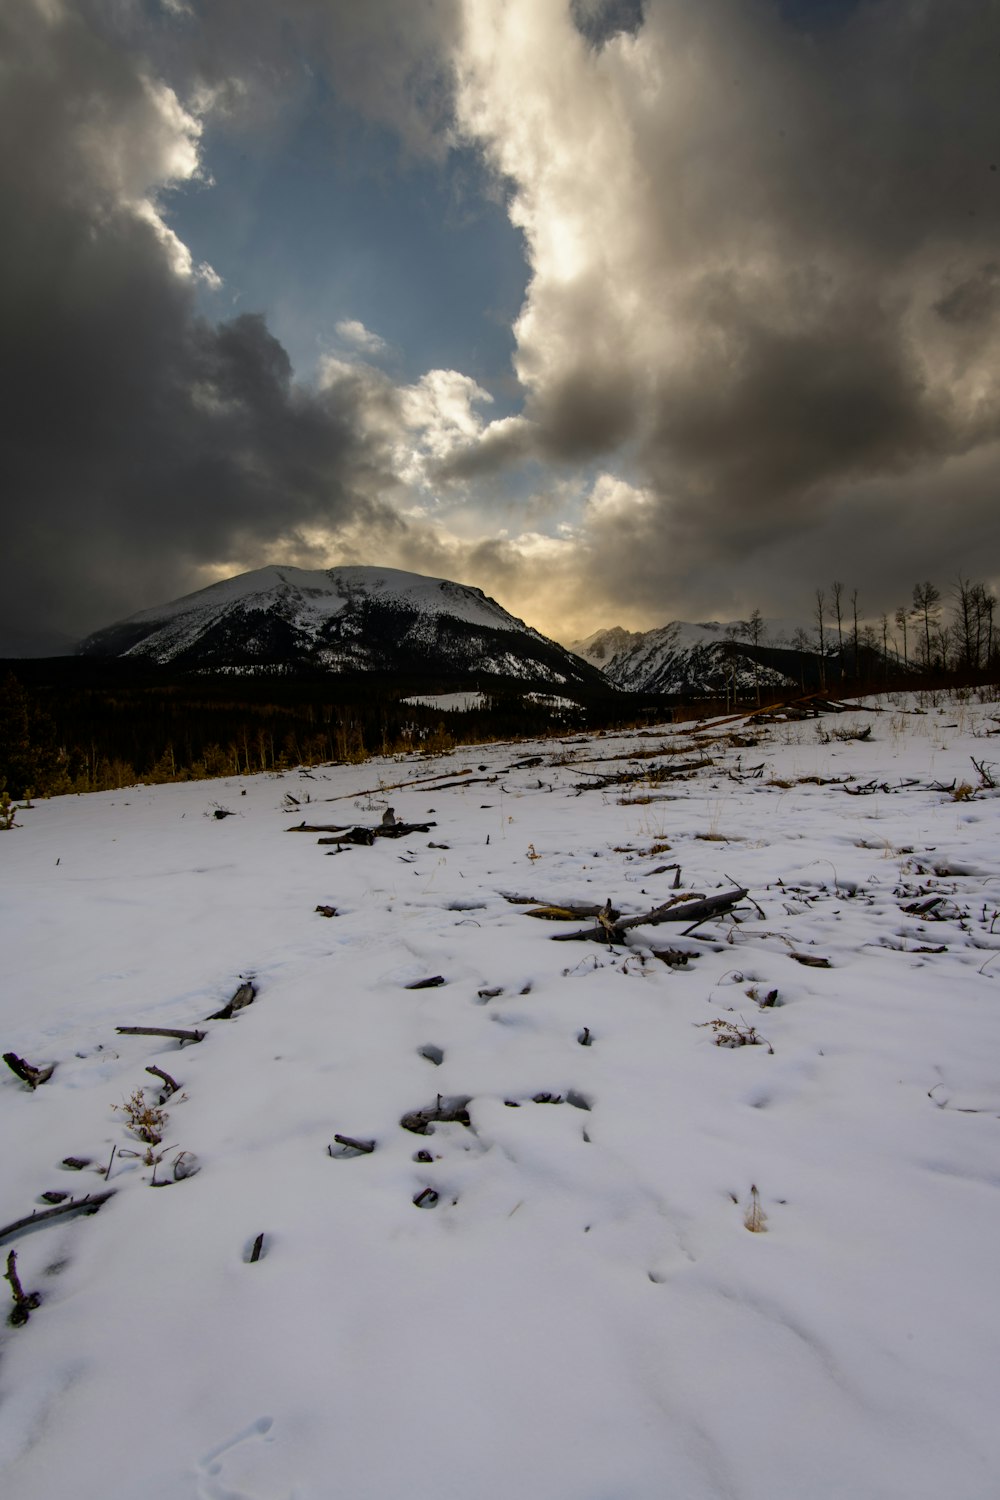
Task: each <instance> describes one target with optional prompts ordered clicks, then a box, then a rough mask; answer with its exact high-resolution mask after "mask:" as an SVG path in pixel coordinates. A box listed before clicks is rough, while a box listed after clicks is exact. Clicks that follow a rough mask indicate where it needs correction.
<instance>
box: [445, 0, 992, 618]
mask: <svg viewBox="0 0 1000 1500" xmlns="http://www.w3.org/2000/svg"><path fill="white" fill-rule="evenodd" d="M644 9H645V16H644V22H643V24H642V26H641V27H640V29H639V30H638V31H635V32H633V31H630V30H626V31H623V32H619V33H618V34H616V35H612V36H610V37H608V38H607V39H605V40H604V42H603V44H602V45H599V46H595V45H594V43H593V41H592V40H591V39H590V38H589V37H588V36H585V35H583V33H582V32H581V30H580V29H579V28H578V27H577V26H575V25H574V19H573V16H572V14H571V12H570V11H569V10H568V9H567V8H566V7H564V6H562V5H558V4H547V5H544V4H543V5H538V4H537V3H535V0H509V3H508V4H506V5H505V6H503V7H499V6H498V7H482V6H475V5H469V6H467V7H466V10H465V20H466V26H465V32H464V38H463V45H462V49H461V52H460V57H459V77H460V89H459V94H458V111H459V119H460V122H461V124H462V127H463V128H464V129H465V130H466V131H467V132H468V133H469V135H470V136H471V137H473V138H474V139H476V140H478V141H480V142H481V143H482V145H483V148H484V149H485V150H486V151H487V152H488V153H489V156H490V159H491V160H492V162H493V164H494V166H495V169H496V171H497V172H498V174H500V176H501V177H502V178H503V179H504V180H505V182H506V183H507V184H508V185H509V188H510V191H511V195H512V196H511V207H510V213H511V217H512V219H513V220H514V221H515V222H516V223H517V224H518V225H519V226H520V227H521V228H522V229H523V231H524V233H525V236H526V239H527V243H528V246H529V253H530V261H531V267H532V280H531V283H530V286H529V289H528V295H527V299H526V302H525V305H524V307H523V309H522V312H521V316H520V318H519V320H518V323H517V325H516V334H517V355H516V363H517V371H518V375H519V378H520V380H521V382H522V385H523V386H524V389H525V393H526V395H525V406H524V415H523V418H522V419H521V420H520V421H519V422H517V423H515V424H513V425H512V424H511V423H509V422H508V423H506V424H504V425H503V426H502V427H499V428H497V429H492V428H487V429H486V430H485V432H484V434H483V436H482V439H481V441H480V443H479V444H478V445H477V447H476V448H475V449H474V450H471V451H468V452H466V453H463V454H459V455H455V456H454V458H453V461H452V466H451V471H452V472H453V473H455V474H458V475H464V476H474V475H478V474H483V473H486V472H489V471H490V470H491V469H494V468H496V467H499V466H503V465H505V464H509V463H510V462H511V461H512V460H514V459H516V458H517V457H518V456H521V455H526V454H532V455H535V456H537V457H541V458H543V459H544V460H546V461H548V462H557V463H562V464H568V463H573V462H579V463H586V462H597V463H600V464H604V465H608V466H609V467H611V468H614V467H616V465H622V464H626V465H627V467H625V468H624V469H623V470H622V472H624V473H626V474H628V475H629V476H630V477H631V479H632V480H633V483H634V484H635V486H636V494H637V495H639V496H641V500H637V501H636V503H634V504H632V505H625V506H621V507H619V510H618V513H617V515H616V524H615V526H614V527H609V526H608V524H607V514H606V510H603V509H602V508H601V506H599V505H596V506H592V507H591V508H590V511H589V514H588V517H587V519H586V522H585V525H584V528H583V531H582V533H581V536H580V538H579V540H580V543H581V544H582V547H583V550H584V553H585V554H590V555H591V570H592V572H591V579H590V583H591V584H592V583H593V582H594V581H595V580H594V578H593V569H594V566H595V561H596V560H595V558H594V557H593V553H594V544H595V543H596V541H597V539H598V537H599V538H600V547H599V548H598V549H597V551H598V555H599V559H600V578H601V580H602V584H603V587H604V589H605V590H606V592H607V593H608V594H610V595H611V596H614V595H617V596H618V597H619V598H620V599H625V598H626V597H629V596H631V597H632V598H633V599H637V600H638V602H640V603H644V604H648V605H650V606H653V605H655V603H656V602H657V601H659V600H663V599H664V597H665V596H666V597H668V598H671V599H673V600H685V599H686V600H687V601H689V604H690V607H693V608H695V609H697V608H699V607H703V606H704V605H706V604H709V605H710V604H711V601H712V600H713V599H714V600H715V601H716V602H717V604H720V605H722V606H723V607H724V606H725V603H726V595H727V593H728V594H729V595H730V597H731V598H732V600H733V601H734V602H736V603H743V602H744V601H745V600H746V599H747V597H748V595H749V590H748V588H747V587H746V581H749V582H750V585H751V587H752V588H753V589H755V590H757V591H760V590H761V589H762V587H763V586H764V585H765V583H766V581H767V580H768V575H769V574H771V573H773V572H776V571H777V569H776V564H777V561H778V558H779V557H781V558H784V559H786V560H788V562H789V564H791V563H793V562H794V565H795V566H797V567H801V568H804V569H807V570H808V572H807V577H808V578H809V579H810V581H811V580H814V579H817V580H818V581H822V575H823V574H824V573H825V572H826V571H828V570H829V569H830V568H831V567H836V568H837V569H839V571H840V572H842V573H844V574H845V575H846V576H852V577H856V576H858V573H859V572H860V573H863V574H864V575H865V576H864V579H863V581H864V583H865V585H870V586H872V587H874V586H875V585H876V584H881V586H882V587H883V588H884V587H885V586H886V585H889V586H890V587H891V586H893V585H895V586H896V587H901V586H902V585H903V582H904V581H905V580H906V579H907V578H908V577H909V576H910V574H911V572H912V570H913V569H915V568H916V569H918V570H919V569H921V568H923V569H926V568H927V567H930V566H932V563H933V566H934V567H935V568H936V569H938V570H940V568H941V567H942V566H945V567H949V568H951V569H952V570H954V569H955V568H957V567H958V566H960V565H964V567H965V568H966V569H967V568H968V567H969V566H970V565H973V564H971V563H970V558H969V551H968V546H967V538H966V536H964V535H963V527H962V525H961V523H960V524H959V527H958V528H957V530H956V529H955V524H954V523H955V521H956V519H957V518H958V517H960V516H962V515H964V514H965V513H966V510H967V511H968V517H969V530H970V532H978V531H979V529H980V527H979V521H980V520H981V519H982V517H981V503H980V500H979V490H978V485H977V484H976V483H975V482H973V481H972V480H971V479H968V480H967V479H966V478H965V476H966V475H967V474H969V473H971V472H972V471H974V470H975V469H976V468H977V466H976V465H975V464H971V465H969V464H966V465H963V464H962V463H961V462H959V460H961V458H962V456H963V455H969V454H973V453H976V452H981V453H984V454H985V453H988V452H990V453H991V452H992V451H993V450H992V447H991V445H993V444H994V442H995V441H996V439H997V437H998V436H1000V399H998V398H1000V361H998V359H997V343H998V339H997V335H998V328H1000V324H998V315H1000V280H998V276H1000V265H998V261H997V256H996V244H997V230H998V227H1000V176H998V173H997V170H996V160H997V157H998V154H1000V139H998V136H997V131H996V122H995V109H994V94H995V89H994V73H993V66H994V61H995V59H996V57H997V55H998V54H1000V11H998V10H997V9H996V7H983V6H981V5H979V4H977V3H974V0H957V3H955V4H947V5H945V4H934V3H930V4H926V3H922V0H921V3H916V0H914V3H908V0H893V3H891V4H889V3H884V0H883V3H873V4H869V5H864V6H860V7H858V8H857V9H856V10H853V11H849V10H847V9H846V8H845V10H844V12H843V17H844V18H843V19H842V20H841V21H840V23H839V24H837V25H834V26H830V27H827V28H825V29H824V30H823V32H822V33H821V34H820V35H816V34H814V33H811V32H810V31H809V30H807V29H803V28H802V27H801V26H799V27H792V26H790V25H788V24H784V23H783V22H782V19H781V17H780V15H779V13H778V11H777V9H776V8H775V7H774V6H772V5H769V4H766V3H763V0H761V3H741V4H733V3H731V0H698V3H697V4H694V3H691V0H647V3H646V5H645V8H644ZM945 464H947V465H948V468H947V470H945V469H944V468H942V465H945ZM934 473H939V474H940V476H941V480H942V484H943V483H944V476H945V473H947V475H948V478H949V485H948V488H947V491H944V490H937V489H936V487H935V486H934V485H933V484H930V483H928V476H929V475H931V474H934ZM956 484H957V485H958V488H957V489H956V488H955V485H956ZM859 486H860V487H861V488H859ZM861 494H863V495H864V496H865V497H866V499H867V508H866V509H865V510H864V511H862V512H861V513H860V514H859V506H858V500H859V496H860V495H861ZM942 509H944V510H945V511H946V512H947V513H948V517H949V521H948V525H947V526H941V525H939V524H938V522H939V518H940V514H941V511H942ZM888 515H892V516H893V518H894V521H895V522H897V523H901V528H902V529H901V531H900V532H899V533H898V534H896V533H894V534H893V535H892V537H891V540H890V539H889V538H886V540H888V541H890V550H889V551H888V552H887V553H886V554H884V555H883V556H882V557H881V558H880V559H878V561H877V566H876V567H873V566H872V565H871V561H870V559H866V558H865V557H864V556H863V555H862V554H863V553H864V552H867V551H868V544H867V542H866V540H865V537H864V533H865V531H866V530H868V531H870V532H871V533H872V534H875V535H878V536H879V537H884V536H885V532H886V529H887V528H886V525H885V521H886V517H887V516H888ZM848 521H849V522H850V530H849V531H848V529H847V523H848ZM931 535H933V536H934V537H935V541H940V540H944V541H945V543H946V545H945V548H944V551H943V553H942V552H941V551H938V550H934V551H929V549H928V542H929V540H930V537H931ZM992 540H993V542H994V544H995V543H996V541H997V540H1000V537H998V536H997V534H996V533H993V535H992ZM996 555H997V552H996V550H994V556H996ZM770 583H771V585H772V586H779V587H780V584H779V579H778V578H771V579H770ZM751 597H752V596H751ZM758 597H759V592H758ZM874 603H875V601H873V607H874Z"/></svg>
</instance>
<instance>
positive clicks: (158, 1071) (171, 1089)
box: [146, 1067, 180, 1104]
mask: <svg viewBox="0 0 1000 1500" xmlns="http://www.w3.org/2000/svg"><path fill="white" fill-rule="evenodd" d="M146 1072H147V1073H152V1075H153V1077H154V1078H159V1079H160V1080H161V1082H162V1084H163V1093H162V1094H161V1095H160V1103H161V1104H163V1103H164V1102H165V1101H166V1100H167V1099H169V1098H170V1095H171V1094H176V1093H177V1090H178V1089H179V1088H180V1084H179V1083H178V1082H177V1080H176V1079H175V1078H171V1076H170V1074H169V1073H165V1072H164V1071H163V1069H162V1068H155V1067H149V1068H147V1069H146Z"/></svg>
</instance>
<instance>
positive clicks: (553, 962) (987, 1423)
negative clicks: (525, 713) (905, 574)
mask: <svg viewBox="0 0 1000 1500" xmlns="http://www.w3.org/2000/svg"><path fill="white" fill-rule="evenodd" d="M859 735H860V736H862V738H858V737H857V736H859ZM998 736H1000V708H998V706H997V705H996V704H978V703H956V702H954V701H952V700H947V699H943V698H942V699H940V700H937V701H936V702H933V703H927V704H925V705H923V711H921V706H920V705H918V704H917V703H915V702H914V701H913V700H912V699H908V700H903V699H899V700H896V701H893V702H890V701H887V700H885V699H882V700H870V702H869V703H868V705H867V706H864V707H860V706H859V708H858V709H857V711H856V712H855V711H851V712H849V713H845V714H836V715H835V714H829V715H826V716H824V717H823V718H821V719H819V720H803V721H795V722H791V721H788V720H777V721H775V722H772V723H770V724H767V725H752V724H748V723H746V722H744V721H737V722H727V723H716V724H705V725H703V726H700V728H698V729H697V730H694V729H692V728H688V730H687V731H686V732H682V729H681V728H680V727H677V728H673V729H672V728H670V727H669V726H668V727H665V728H661V729H657V730H653V731H649V730H647V731H642V732H633V733H630V734H627V735H619V736H614V735H605V736H601V737H596V738H593V739H588V738H585V737H583V736H577V737H574V738H572V739H570V740H565V741H562V742H560V741H553V740H550V741H543V742H538V743H535V744H526V743H519V744H517V745H503V744H496V745H493V746H490V747H489V748H486V749H483V748H478V747H477V748H476V749H475V750H474V751H471V752H466V751H460V752H457V753H455V754H453V755H451V756H447V757H441V758H437V759H426V758H425V759H419V758H416V757H414V758H408V759H399V760H395V761H372V762H369V763H367V764H365V765H361V766H337V767H329V768H324V769H318V770H315V771H313V772H309V773H306V772H288V773H285V774H283V775H279V776H267V777H258V778H241V779H238V780H237V779H234V780H231V781H226V782H214V783H204V782H201V783H187V784H175V785H166V786H159V787H155V788H147V787H135V788H132V789H129V790H127V791H123V792H115V793H106V794H100V795H92V796H88V797H66V798H57V799H53V800H52V801H49V802H43V803H39V804H38V805H37V806H35V807H34V808H32V809H29V810H25V811H21V812H18V814H17V818H16V822H17V824H18V825H19V826H16V827H14V828H11V829H9V830H7V831H3V832H0V853H2V860H0V904H2V910H3V913H4V931H5V938H6V941H5V945H4V956H5V962H4V969H5V974H4V980H5V983H4V986H3V992H2V999H0V1038H2V1042H3V1050H4V1051H5V1052H9V1053H10V1054H11V1055H12V1057H13V1058H14V1060H15V1063H16V1064H17V1065H18V1066H19V1067H20V1068H21V1069H22V1070H23V1071H24V1072H25V1073H26V1075H27V1077H28V1078H29V1079H30V1078H31V1076H32V1074H31V1070H32V1069H39V1070H41V1071H42V1072H44V1071H45V1070H46V1069H47V1068H48V1067H50V1066H52V1065H54V1071H53V1072H52V1074H51V1077H49V1078H48V1080H47V1081H40V1082H38V1085H37V1087H35V1088H33V1089H32V1088H31V1087H30V1086H29V1083H28V1082H22V1081H21V1078H20V1077H18V1076H16V1074H15V1071H13V1070H12V1069H11V1068H10V1067H7V1068H4V1069H3V1076H2V1078H0V1131H2V1138H3V1141H4V1143H5V1150H4V1151H3V1153H2V1154H0V1220H2V1223H0V1243H2V1248H3V1256H4V1258H6V1257H7V1256H8V1254H9V1253H10V1252H11V1251H13V1252H14V1253H15V1256H16V1259H15V1261H14V1263H13V1273H14V1275H15V1277H16V1278H17V1279H18V1284H19V1286H20V1288H21V1292H22V1298H21V1301H20V1304H19V1305H20V1309H21V1317H22V1322H21V1326H16V1327H12V1326H7V1325H4V1326H2V1327H0V1486H2V1492H3V1495H4V1497H5V1500H39V1497H50V1496H51V1497H62V1496H67V1497H68V1496H72V1497H73V1500H139V1497H141V1500H185V1497H191V1500H289V1497H294V1500H331V1497H335V1496H336V1497H344V1500H348V1497H349V1500H401V1497H404V1496H405V1497H407V1500H444V1497H448V1500H451V1497H458V1496H471V1497H475V1500H510V1497H512V1496H526V1497H527V1496H531V1497H533V1496H544V1497H546V1500H664V1497H669V1500H844V1497H847V1496H851V1497H857V1500H904V1497H905V1500H940V1497H941V1496H950V1497H955V1500H995V1496H996V1493H997V1474H998V1473H1000V1432H998V1428H997V1423H996V1420H995V1409H996V1372H997V1368H998V1362H1000V1307H998V1302H997V1298H996V1244H997V1241H998V1236H1000V1188H998V1173H997V1143H998V1130H1000V1124H998V1121H1000V1079H998V1074H997V1067H996V1059H997V1056H998V1055H1000V1003H998V1001H1000V919H998V916H997V913H998V908H1000V791H998V790H996V789H995V788H993V787H991V786H989V784H988V783H989V782H990V781H1000V737H998ZM973 759H974V760H975V761H976V762H978V763H979V767H978V768H977V767H976V766H975V765H974V764H973ZM389 807H392V808H393V809H394V814H393V817H392V818H391V819H389V818H388V816H387V814H388V809H389ZM398 820H402V821H403V822H404V824H405V825H406V827H405V828H404V829H403V830H402V832H401V831H400V829H399V827H398V826H397V821H398ZM302 825H305V826H304V827H303V826H302ZM324 828H325V830H326V831H321V829H324ZM293 829H294V830H296V831H290V830H293ZM609 898H610V901H611V905H612V909H611V910H610V911H607V910H605V911H604V913H603V918H604V923H605V924H606V925H601V922H600V921H599V920H598V919H597V918H595V916H594V915H593V913H594V912H595V911H597V910H598V909H599V908H602V907H604V904H605V902H606V901H608V899H609ZM533 905H545V906H549V907H552V906H556V907H562V908H566V907H567V905H572V906H576V907H577V908H583V910H579V909H578V910H576V911H573V912H567V911H566V910H565V909H564V910H563V911H562V914H561V915H560V914H559V912H558V911H557V912H556V913H552V912H551V911H550V912H549V913H548V919H546V920H540V919H537V918H532V916H531V915H530V910H531V907H532V906H533ZM671 913H673V916H674V917H679V920H671V919H670V918H671ZM650 915H653V916H654V917H656V918H657V921H656V922H650V921H649V920H640V921H639V922H636V923H631V924H630V919H631V918H633V917H639V918H646V919H648V918H649V917H650ZM609 927H610V936H611V938H612V939H613V941H611V942H610V943H608V942H598V941H592V940H591V938H592V936H593V935H594V934H598V935H600V936H602V937H605V938H606V937H608V936H609V931H608V928H609ZM574 933H581V934H583V936H582V937H581V938H580V939H579V940H574V941H557V939H558V938H560V937H567V936H570V935H572V934H574ZM251 986H252V988H251ZM229 1001H233V1002H234V1005H232V1006H229V1005H227V1002H229ZM246 1001H249V1002H250V1003H243V1002H246ZM220 1012H221V1014H220ZM206 1018H211V1019H206ZM125 1027H147V1028H157V1027H159V1028H178V1029H181V1030H193V1031H194V1032H195V1033H201V1034H202V1036H203V1039H202V1040H201V1041H194V1040H192V1041H187V1042H183V1043H182V1041H181V1040H179V1039H176V1038H171V1037H169V1036H163V1035H153V1034H145V1035H144V1034H132V1033H128V1032H124V1031H120V1030H118V1028H125ZM151 1069H155V1070H158V1071H156V1072H155V1073H154V1072H151V1071H150V1070H151ZM174 1085H176V1088H174ZM143 1134H145V1137H146V1139H145V1140H143V1139H142V1138H141V1137H142V1136H143ZM154 1184H155V1185H154ZM105 1194H110V1195H111V1196H108V1197H106V1198H104V1200H103V1201H102V1202H100V1203H99V1205H98V1210H97V1211H96V1212H94V1213H93V1214H91V1215H88V1214H86V1213H85V1212H84V1211H83V1209H82V1208H74V1205H76V1204H80V1203H81V1200H84V1199H86V1198H88V1197H89V1198H92V1199H94V1200H95V1201H96V1200H97V1199H100V1198H101V1197H102V1195H105ZM85 1206H86V1205H85ZM67 1208H68V1209H69V1211H65V1210H66V1209H67ZM50 1209H56V1210H59V1209H62V1210H64V1212H61V1213H57V1214H56V1215H55V1216H54V1217H43V1215H45V1214H47V1213H48V1212H49V1210H50ZM32 1214H34V1215H36V1217H35V1219H34V1221H33V1222H30V1223H27V1224H25V1223H24V1222H23V1220H24V1219H25V1218H26V1217H28V1216H31V1215H32ZM255 1250H256V1252H257V1253H256V1257H255V1254H254V1252H255ZM12 1285H13V1283H12ZM0 1290H3V1291H4V1294H5V1296H6V1295H7V1293H8V1287H7V1284H4V1286H3V1287H2V1288H0ZM35 1293H37V1294H38V1297H39V1298H40V1301H39V1303H38V1305H37V1306H33V1305H32V1294H35ZM13 1305H14V1303H13V1299H12V1298H10V1297H8V1307H9V1308H13ZM25 1318H26V1321H25V1320H24V1319H25Z"/></svg>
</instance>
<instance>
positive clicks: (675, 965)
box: [653, 948, 691, 969]
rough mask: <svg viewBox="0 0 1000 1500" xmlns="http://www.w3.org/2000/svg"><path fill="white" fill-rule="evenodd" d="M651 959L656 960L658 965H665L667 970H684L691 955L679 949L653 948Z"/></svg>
mask: <svg viewBox="0 0 1000 1500" xmlns="http://www.w3.org/2000/svg"><path fill="white" fill-rule="evenodd" d="M653 957H654V958H658V959H659V960H660V963H661V964H666V965H667V967H668V968H669V969H684V968H686V967H687V962H688V959H689V958H690V957H691V955H690V953H685V952H684V951H683V949H681V948H654V949H653Z"/></svg>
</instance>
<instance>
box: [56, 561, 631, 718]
mask: <svg viewBox="0 0 1000 1500" xmlns="http://www.w3.org/2000/svg"><path fill="white" fill-rule="evenodd" d="M77 649H78V652H79V653H80V654H82V655H84V656H118V657H132V658H134V657H146V658H149V659H151V660H153V661H156V662H158V663H161V664H169V665H172V666H174V667H179V668H181V669H182V670H185V671H219V670H234V669H235V670H241V669H242V670H250V669H268V670H285V671H299V670H306V669H310V670H317V669H318V670H321V671H327V672H392V673H406V674H412V673H421V672H424V673H426V672H434V673H435V674H437V675H443V676H448V677H457V678H460V679H464V678H467V677H473V676H475V677H479V676H482V675H485V676H489V677H498V678H506V679H511V678H512V679H514V680H517V681H523V682H525V683H545V684H548V685H551V686H555V687H560V688H567V687H576V688H580V689H601V688H604V689H605V690H606V687H607V684H606V682H605V681H604V680H602V678H601V676H600V675H599V673H598V672H597V671H596V670H595V669H594V668H593V667H591V666H590V665H589V664H588V663H585V662H583V661H581V660H580V659H579V658H578V657H576V656H574V655H573V654H572V653H571V652H569V651H567V650H566V649H565V648H564V647H562V646H559V645H557V644H556V643H555V642H554V641H550V640H548V639H547V638H546V637H545V636H543V635H541V634H539V632H538V631H537V630H532V629H531V628H530V627H529V626H527V625H525V624H524V622H523V621H521V620H518V619H516V618H515V617H514V616H513V615H510V614H508V613H507V611H506V610H505V609H503V608H502V607H501V606H500V605H499V604H497V603H496V601H495V600H493V599H490V598H488V597H487V596H486V595H485V594H484V593H483V592H482V590H481V589H475V588H469V587H466V586H465V585H464V584H458V583H452V582H450V581H448V580H447V579H443V578H425V577H423V576H422V575H420V574H417V573H404V572H400V571H398V570H396V569H394V568H368V567H344V568H325V569H319V570H315V571H312V570H307V569H303V568H286V567H267V568H259V569H257V570H255V571H254V572H250V573H242V574H240V575H238V576H237V577H235V578H227V579H224V580H223V581H222V582H221V583H215V584H212V585H211V586H210V587H209V588H206V589H201V590H199V592H198V593H195V594H189V595H187V596H186V597H184V598H182V599H177V600H174V601H173V602H172V603H170V604H165V605H159V606H157V607H156V608H154V609H148V610H144V611H142V613H140V614H137V615H133V616H132V617H131V618H130V619H128V620H124V621H121V622H119V623H118V624H115V625H110V626H108V627H107V628H106V629H104V630H99V631H98V632H97V633H96V634H94V635H92V636H89V637H88V638H87V640H85V641H83V642H82V643H81V644H80V646H79V647H78V648H77Z"/></svg>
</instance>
